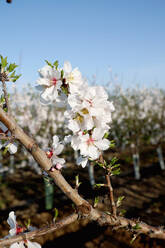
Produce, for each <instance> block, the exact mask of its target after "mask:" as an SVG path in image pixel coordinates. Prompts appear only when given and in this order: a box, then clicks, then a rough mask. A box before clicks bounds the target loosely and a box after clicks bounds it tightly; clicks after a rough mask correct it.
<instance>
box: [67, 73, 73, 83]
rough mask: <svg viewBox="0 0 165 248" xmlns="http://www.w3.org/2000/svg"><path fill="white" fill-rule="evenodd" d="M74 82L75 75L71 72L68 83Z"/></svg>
mask: <svg viewBox="0 0 165 248" xmlns="http://www.w3.org/2000/svg"><path fill="white" fill-rule="evenodd" d="M73 80H74V76H73V73H72V72H71V73H70V74H69V76H68V77H67V81H68V82H73Z"/></svg>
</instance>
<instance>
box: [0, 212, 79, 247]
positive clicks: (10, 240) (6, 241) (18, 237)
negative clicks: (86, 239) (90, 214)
mask: <svg viewBox="0 0 165 248" xmlns="http://www.w3.org/2000/svg"><path fill="white" fill-rule="evenodd" d="M77 218H78V214H76V213H75V214H72V215H70V216H68V217H66V218H64V219H62V220H60V221H58V222H56V223H52V224H50V225H49V226H46V227H43V228H40V229H36V230H34V231H32V232H27V233H22V234H19V235H16V236H13V237H10V238H7V239H3V240H0V248H4V247H5V246H6V245H11V244H13V243H16V242H20V241H24V240H32V239H35V238H38V237H40V236H42V235H45V234H48V233H51V232H54V231H56V230H58V229H60V228H63V227H64V226H66V225H69V224H71V223H73V222H74V221H76V220H77Z"/></svg>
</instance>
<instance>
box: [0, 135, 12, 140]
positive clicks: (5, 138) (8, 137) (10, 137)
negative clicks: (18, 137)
mask: <svg viewBox="0 0 165 248" xmlns="http://www.w3.org/2000/svg"><path fill="white" fill-rule="evenodd" d="M0 140H8V141H13V140H14V137H13V136H6V135H5V134H4V135H3V134H0Z"/></svg>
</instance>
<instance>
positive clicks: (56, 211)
mask: <svg viewBox="0 0 165 248" xmlns="http://www.w3.org/2000/svg"><path fill="white" fill-rule="evenodd" d="M57 217H58V209H57V208H54V218H53V221H54V222H55V221H56V219H57Z"/></svg>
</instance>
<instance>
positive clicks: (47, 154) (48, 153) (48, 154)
mask: <svg viewBox="0 0 165 248" xmlns="http://www.w3.org/2000/svg"><path fill="white" fill-rule="evenodd" d="M46 156H47V157H48V158H51V157H52V156H53V150H50V151H47V152H46Z"/></svg>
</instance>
